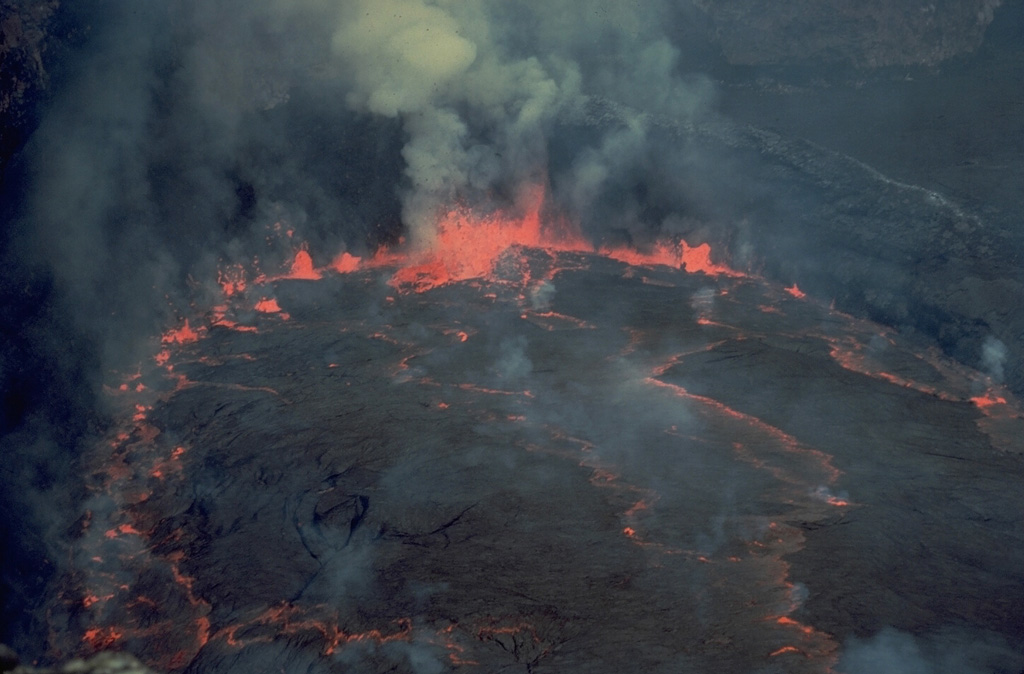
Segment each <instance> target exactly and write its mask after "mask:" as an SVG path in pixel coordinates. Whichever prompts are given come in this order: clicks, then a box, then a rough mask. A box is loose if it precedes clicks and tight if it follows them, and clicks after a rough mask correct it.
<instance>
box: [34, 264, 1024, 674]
mask: <svg viewBox="0 0 1024 674" xmlns="http://www.w3.org/2000/svg"><path fill="white" fill-rule="evenodd" d="M499 268H500V269H501V270H502V271H501V273H500V274H499V277H500V278H498V279H493V280H492V281H488V282H484V281H476V282H465V283H459V284H452V285H449V286H445V287H441V288H436V289H433V290H430V291H428V292H424V293H422V294H411V293H397V292H395V291H394V290H393V289H392V288H390V287H389V286H386V285H383V284H381V283H380V282H379V280H380V279H379V278H377V277H376V274H377V272H365V273H359V274H355V275H350V276H346V277H334V278H328V279H325V280H322V281H319V282H305V281H282V282H279V283H277V284H276V287H275V288H273V292H274V294H275V295H276V297H277V299H278V301H279V303H280V304H281V307H282V309H283V310H284V311H285V312H287V318H285V317H284V315H283V314H281V315H269V316H265V317H261V318H259V319H258V320H255V321H254V322H253V324H252V325H251V326H248V327H250V328H253V327H254V328H256V329H257V331H255V332H254V331H252V330H246V331H243V330H235V329H227V328H224V327H212V328H210V329H209V331H208V332H207V333H206V334H205V336H204V337H203V338H202V339H200V340H199V341H198V342H195V343H192V344H186V345H184V346H181V347H175V348H174V349H173V352H172V353H170V354H169V355H170V360H169V361H167V362H166V363H165V364H164V365H163V366H162V367H161V368H160V369H157V370H156V371H150V372H147V373H143V374H142V379H141V381H144V382H145V385H146V386H147V387H149V388H146V389H139V390H138V396H136V394H134V393H123V394H118V395H120V396H124V399H123V402H124V404H125V405H127V406H128V407H129V408H131V406H132V405H136V404H141V405H142V409H143V410H144V411H143V412H141V413H139V414H137V415H136V421H135V425H134V428H133V429H132V430H131V431H130V432H126V433H125V434H124V435H122V436H119V437H118V438H114V439H113V441H112V444H113V446H114V454H113V457H111V453H110V449H109V447H110V445H108V444H104V445H103V446H102V447H100V448H99V449H98V451H97V452H96V454H95V456H93V457H92V458H91V460H90V465H91V466H92V470H93V471H94V473H93V479H92V482H93V484H94V486H95V489H96V490H97V498H96V500H95V503H94V504H93V515H92V520H91V523H90V524H89V525H88V526H87V527H86V528H85V529H84V530H83V533H82V536H81V538H80V539H79V542H78V548H79V550H80V555H79V556H80V557H81V559H82V560H83V564H82V567H81V571H80V575H79V576H78V578H79V580H80V581H81V583H82V584H81V586H79V587H77V588H74V587H72V586H70V585H69V587H68V590H67V592H66V598H67V600H68V601H69V602H70V604H71V605H74V601H73V599H74V597H76V596H81V597H84V599H82V600H81V601H80V603H79V605H83V604H84V605H85V606H86V608H85V609H81V610H79V611H77V612H76V614H75V615H74V616H68V617H69V618H70V619H69V625H55V629H56V630H57V633H59V634H61V635H62V636H63V637H65V639H67V640H68V642H67V643H69V644H73V643H76V640H77V639H78V638H79V637H80V635H84V638H85V639H86V641H87V642H88V643H101V642H103V640H104V639H111V640H113V642H114V643H119V644H123V645H125V646H126V647H128V648H131V649H133V650H137V651H139V652H142V653H144V654H145V656H146V658H147V660H148V661H149V662H150V663H152V664H154V665H162V666H164V667H166V668H171V669H178V668H186V669H187V671H190V672H197V673H198V672H227V671H241V670H248V669H253V668H259V669H264V670H269V671H273V670H277V669H280V668H284V669H285V670H286V671H291V670H294V669H296V668H298V669H302V670H304V671H316V672H320V671H323V672H329V671H346V670H347V669H351V668H352V667H356V668H358V669H359V670H360V671H368V672H377V671H380V672H384V671H400V672H409V671H417V672H419V671H432V672H441V671H460V670H463V669H467V670H468V669H469V668H483V669H485V670H486V671H500V670H502V669H508V670H510V671H527V672H544V671H550V672H566V671H571V672H576V671H589V672H622V671H644V672H675V671H788V672H820V671H826V669H827V668H828V667H830V666H832V665H834V664H835V662H836V659H837V655H838V654H839V653H840V651H841V649H842V647H843V644H844V643H845V640H846V639H847V638H849V637H855V636H872V635H874V634H875V633H876V632H878V631H879V630H880V629H882V628H883V627H890V628H892V627H895V628H898V629H900V630H902V632H900V633H899V634H900V635H901V636H900V637H899V638H903V639H910V640H911V641H912V642H913V640H914V639H915V638H920V639H927V638H929V635H933V634H937V633H940V632H941V631H942V630H944V629H947V628H956V629H959V630H969V633H970V634H974V635H976V636H977V637H978V638H979V639H983V640H985V643H993V644H996V643H998V642H999V640H1000V639H1007V640H1011V641H1012V642H1014V643H1017V642H1019V639H1021V638H1022V637H1024V633H1022V632H1021V625H1020V624H1019V622H1018V621H1017V620H1016V618H1017V611H1016V607H1018V606H1020V605H1021V604H1022V603H1024V596H1022V595H1021V588H1022V587H1024V577H1022V576H1021V572H1020V569H1024V558H1022V557H1021V554H1022V553H1021V551H1022V550H1024V546H1021V545H1018V544H1016V543H1017V542H1019V540H1020V535H1021V530H1022V522H1021V520H1020V513H1021V512H1024V501H1022V497H1021V495H1020V491H1019V490H1018V489H1015V488H1014V485H1015V484H1016V483H1017V482H1018V481H1019V480H1020V478H1021V474H1022V472H1024V464H1022V463H1021V457H1022V454H1024V448H1022V447H1021V446H1020V442H1019V438H1020V437H1021V434H1020V427H1021V425H1022V424H1024V419H1022V418H1021V416H1020V411H1019V409H1018V408H1017V407H1015V406H1013V405H1012V404H1011V406H1003V407H1002V408H1000V409H1003V408H1006V409H1007V410H1009V412H1007V414H1009V416H1008V417H1007V419H1006V423H1008V424H1011V426H1012V428H1011V433H1009V434H998V433H995V432H992V431H991V430H990V429H989V427H988V426H986V425H985V421H986V416H985V414H986V413H983V411H982V409H981V408H979V407H978V406H977V405H976V404H975V403H972V402H971V401H970V398H971V397H972V396H976V395H978V391H977V386H979V385H984V383H985V379H984V376H983V375H981V374H980V373H977V372H974V371H971V370H969V369H966V368H962V367H961V366H958V365H956V364H954V363H952V362H950V361H946V360H944V359H942V358H941V357H939V356H936V355H935V354H933V353H931V352H929V351H927V350H923V349H920V348H919V347H918V346H916V345H915V344H913V343H911V342H908V341H904V340H903V339H901V338H899V337H898V336H897V335H895V334H894V333H891V332H888V331H886V330H885V329H883V328H881V327H879V326H877V325H875V324H872V323H868V322H865V321H857V320H855V319H853V318H851V317H849V316H846V315H843V314H839V313H836V312H834V311H831V310H830V309H829V308H827V306H825V305H823V304H818V303H815V302H811V301H808V300H806V299H798V298H797V297H795V296H793V294H792V293H788V292H785V291H784V290H783V289H782V288H781V286H773V285H771V284H768V283H766V282H764V281H761V280H759V279H753V278H743V277H735V278H733V277H724V276H723V277H717V278H714V277H708V276H705V275H703V274H686V273H684V272H681V271H678V270H672V269H668V268H664V267H661V268H643V267H629V266H626V265H623V264H621V263H617V262H612V261H610V260H607V259H604V258H601V257H598V256H596V255H579V254H560V255H552V254H548V253H544V252H541V251H515V250H514V251H511V252H509V253H507V254H506V258H505V259H504V260H503V261H502V262H501V264H500V265H499ZM526 270H530V272H531V275H524V273H525V271H526ZM529 278H546V279H548V280H547V281H544V283H547V284H549V286H548V290H547V291H546V292H545V293H544V297H545V301H546V302H547V305H546V306H544V307H543V308H542V309H538V308H534V307H533V306H532V305H531V302H530V300H529V299H527V298H529V297H531V296H533V297H536V294H535V293H532V292H531V288H530V287H529V282H528V279H529ZM502 279H504V280H502ZM270 291H271V289H270V288H267V292H270ZM243 327H245V326H243ZM161 362H163V361H161ZM993 395H994V394H993ZM139 396H141V398H140V397H139ZM147 396H148V397H147ZM150 405H151V406H152V409H151V410H150V409H148V406H150ZM100 494H102V498H101V496H100ZM1006 541H1014V542H1015V543H1006ZM111 579H115V580H116V582H117V583H118V584H117V585H113V586H112V585H111ZM90 597H93V599H89V598H90ZM60 615H61V614H60V612H59V611H58V612H56V613H55V614H54V620H57V619H59V617H60ZM922 643H923V642H922ZM986 653H988V654H989V656H991V657H993V658H995V659H996V660H997V661H998V663H999V666H1002V667H1004V668H1009V667H1014V666H1017V667H1019V665H1020V658H1019V656H1018V655H1015V654H1014V653H1013V651H1012V649H1008V648H1007V647H1005V646H998V647H993V650H991V651H986ZM1007 671H1009V670H1007Z"/></svg>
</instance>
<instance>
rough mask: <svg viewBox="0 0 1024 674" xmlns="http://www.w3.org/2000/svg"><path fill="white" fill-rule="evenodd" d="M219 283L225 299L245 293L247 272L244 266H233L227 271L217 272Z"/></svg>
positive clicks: (220, 270)
mask: <svg viewBox="0 0 1024 674" xmlns="http://www.w3.org/2000/svg"><path fill="white" fill-rule="evenodd" d="M217 283H218V284H219V285H220V287H221V290H222V291H224V297H231V296H232V295H236V294H238V293H241V292H244V291H245V287H246V283H245V270H244V269H243V268H242V265H238V264H236V265H232V266H230V267H228V268H227V269H218V270H217Z"/></svg>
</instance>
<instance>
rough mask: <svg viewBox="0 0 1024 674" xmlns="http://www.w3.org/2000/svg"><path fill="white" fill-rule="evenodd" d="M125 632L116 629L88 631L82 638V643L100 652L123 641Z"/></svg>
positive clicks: (95, 628) (94, 628) (92, 629)
mask: <svg viewBox="0 0 1024 674" xmlns="http://www.w3.org/2000/svg"><path fill="white" fill-rule="evenodd" d="M123 636H124V632H122V631H121V630H120V629H118V628H116V627H107V628H102V629H101V628H98V627H93V628H91V629H87V630H86V631H85V634H84V635H83V636H82V641H84V642H85V643H87V644H89V646H91V647H92V648H93V649H94V650H97V651H100V650H105V649H107V648H110V647H111V646H113V645H114V644H115V643H117V642H118V641H120V640H121V638H122V637H123Z"/></svg>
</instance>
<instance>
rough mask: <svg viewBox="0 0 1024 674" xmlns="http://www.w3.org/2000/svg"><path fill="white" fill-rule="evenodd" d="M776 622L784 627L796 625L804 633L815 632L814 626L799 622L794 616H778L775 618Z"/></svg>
mask: <svg viewBox="0 0 1024 674" xmlns="http://www.w3.org/2000/svg"><path fill="white" fill-rule="evenodd" d="M775 622H776V623H778V624H779V625H782V626H783V627H795V628H796V629H798V630H800V631H801V632H803V633H804V634H814V632H815V630H814V628H813V627H811V626H810V625H804V624H803V623H799V622H797V621H795V620H793V619H792V618H788V617H786V616H782V617H781V618H777V619H776V620H775Z"/></svg>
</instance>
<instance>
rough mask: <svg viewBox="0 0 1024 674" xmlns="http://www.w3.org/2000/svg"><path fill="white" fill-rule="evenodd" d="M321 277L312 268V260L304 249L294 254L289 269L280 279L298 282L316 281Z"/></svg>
mask: <svg viewBox="0 0 1024 674" xmlns="http://www.w3.org/2000/svg"><path fill="white" fill-rule="evenodd" d="M320 277H321V274H320V272H318V271H317V270H316V269H314V268H313V258H312V257H310V255H309V251H307V250H306V249H305V248H303V249H301V250H299V252H297V253H295V259H294V260H292V266H291V269H290V270H289V271H288V273H287V274H286V275H284V276H282V277H281V278H286V279H295V280H300V281H316V280H318V279H319V278H320Z"/></svg>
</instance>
